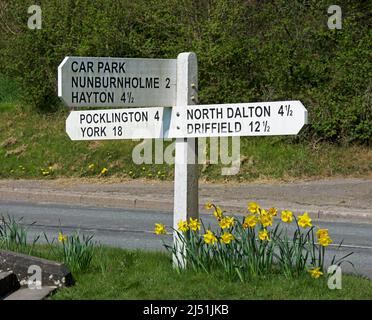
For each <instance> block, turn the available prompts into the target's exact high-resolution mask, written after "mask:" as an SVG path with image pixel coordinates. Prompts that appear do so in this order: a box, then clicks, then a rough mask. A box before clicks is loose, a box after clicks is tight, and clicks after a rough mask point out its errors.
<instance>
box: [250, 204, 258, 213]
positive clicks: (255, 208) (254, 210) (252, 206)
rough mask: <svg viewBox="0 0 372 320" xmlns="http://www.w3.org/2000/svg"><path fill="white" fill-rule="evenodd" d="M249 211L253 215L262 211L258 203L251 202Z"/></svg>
mask: <svg viewBox="0 0 372 320" xmlns="http://www.w3.org/2000/svg"><path fill="white" fill-rule="evenodd" d="M248 210H249V211H250V212H252V213H259V211H260V206H259V204H258V203H256V202H249V203H248Z"/></svg>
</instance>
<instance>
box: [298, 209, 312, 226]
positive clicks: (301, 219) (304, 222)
mask: <svg viewBox="0 0 372 320" xmlns="http://www.w3.org/2000/svg"><path fill="white" fill-rule="evenodd" d="M298 225H299V226H300V227H301V228H304V229H305V228H308V227H311V226H312V224H311V218H310V217H309V214H308V213H307V212H305V213H304V214H303V215H302V216H298Z"/></svg>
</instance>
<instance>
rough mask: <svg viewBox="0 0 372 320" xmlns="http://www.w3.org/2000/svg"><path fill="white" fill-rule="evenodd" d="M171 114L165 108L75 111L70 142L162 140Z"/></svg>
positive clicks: (68, 125)
mask: <svg viewBox="0 0 372 320" xmlns="http://www.w3.org/2000/svg"><path fill="white" fill-rule="evenodd" d="M170 113H171V112H170V108H162V107H153V108H128V109H107V110H86V111H72V112H70V115H69V116H68V117H67V119H66V132H67V134H68V136H69V137H70V138H71V140H119V139H149V138H162V137H163V136H164V130H167V128H168V127H169V118H170ZM164 125H165V126H166V127H164Z"/></svg>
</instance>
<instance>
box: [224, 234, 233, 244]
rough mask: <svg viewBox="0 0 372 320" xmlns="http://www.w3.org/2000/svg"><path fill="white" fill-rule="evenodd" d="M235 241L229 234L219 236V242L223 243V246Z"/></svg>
mask: <svg viewBox="0 0 372 320" xmlns="http://www.w3.org/2000/svg"><path fill="white" fill-rule="evenodd" d="M233 240H235V238H234V236H233V235H232V234H231V233H229V232H226V233H224V234H223V235H222V236H221V242H223V243H224V244H230V243H231V241H233Z"/></svg>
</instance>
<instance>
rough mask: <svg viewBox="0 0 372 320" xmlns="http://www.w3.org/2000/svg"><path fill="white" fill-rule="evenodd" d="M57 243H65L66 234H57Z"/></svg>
mask: <svg viewBox="0 0 372 320" xmlns="http://www.w3.org/2000/svg"><path fill="white" fill-rule="evenodd" d="M58 241H59V242H62V243H63V242H65V241H67V235H66V234H63V233H62V232H59V233H58Z"/></svg>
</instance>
